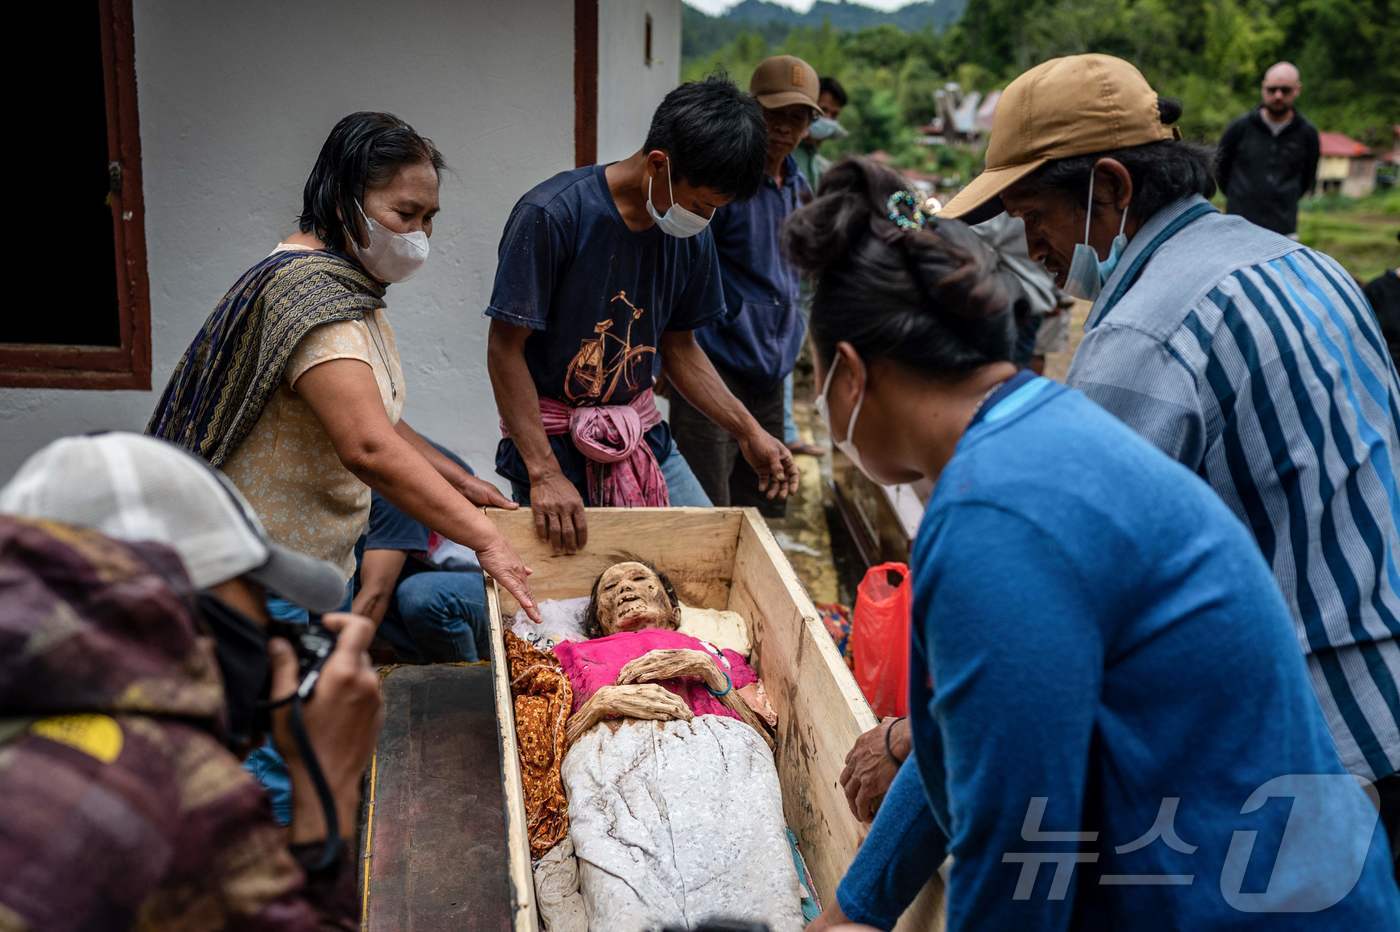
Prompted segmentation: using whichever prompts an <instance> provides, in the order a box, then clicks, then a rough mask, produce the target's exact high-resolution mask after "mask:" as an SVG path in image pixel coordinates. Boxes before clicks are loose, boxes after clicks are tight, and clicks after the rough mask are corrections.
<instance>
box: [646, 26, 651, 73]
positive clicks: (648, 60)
mask: <svg viewBox="0 0 1400 932" xmlns="http://www.w3.org/2000/svg"><path fill="white" fill-rule="evenodd" d="M651 62H652V58H651V14H650V13H648V14H647V42H646V63H647V67H648V68H650V67H651Z"/></svg>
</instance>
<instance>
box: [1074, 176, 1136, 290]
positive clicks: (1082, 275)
mask: <svg viewBox="0 0 1400 932" xmlns="http://www.w3.org/2000/svg"><path fill="white" fill-rule="evenodd" d="M1087 209H1088V211H1089V212H1088V214H1087V215H1086V216H1085V217H1084V242H1082V243H1077V244H1076V245H1075V247H1074V255H1072V256H1070V260H1069V272H1068V273H1066V275H1065V291H1066V292H1068V293H1069V294H1071V295H1073V296H1074V297H1076V298H1083V299H1084V300H1085V301H1093V300H1094V299H1096V298H1097V297H1098V296H1099V292H1100V291H1101V290H1103V283H1104V282H1106V281H1108V277H1109V276H1110V275H1112V274H1113V270H1114V269H1115V268H1117V267H1118V259H1119V257H1120V256H1122V255H1123V250H1124V248H1126V247H1127V245H1128V238H1127V237H1126V236H1124V235H1123V231H1124V230H1125V229H1127V226H1128V212H1127V211H1126V210H1125V211H1123V219H1122V220H1120V221H1119V222H1118V235H1117V236H1115V237H1113V245H1112V246H1110V247H1109V248H1108V258H1107V259H1099V254H1098V253H1097V252H1095V251H1094V247H1093V246H1090V245H1089V222H1090V220H1092V219H1093V216H1094V173H1093V172H1090V173H1089V206H1088V208H1087Z"/></svg>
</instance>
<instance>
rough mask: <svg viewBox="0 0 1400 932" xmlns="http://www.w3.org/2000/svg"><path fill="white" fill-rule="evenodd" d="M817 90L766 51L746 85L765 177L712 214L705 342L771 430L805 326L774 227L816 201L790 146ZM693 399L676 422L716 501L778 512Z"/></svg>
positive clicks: (814, 111)
mask: <svg viewBox="0 0 1400 932" xmlns="http://www.w3.org/2000/svg"><path fill="white" fill-rule="evenodd" d="M819 90H820V85H819V82H818V80H817V73H816V71H814V70H813V69H812V66H811V65H809V64H807V63H806V62H805V61H803V60H802V59H800V58H794V57H793V56H791V55H778V56H775V57H773V58H769V59H766V60H765V61H763V62H762V63H761V64H759V66H758V68H756V69H755V70H754V73H753V78H752V79H751V80H750V81H749V92H750V93H752V94H753V95H754V97H756V98H757V99H758V102H759V104H761V105H762V107H763V118H764V122H765V123H766V125H767V128H768V140H767V151H766V153H765V159H764V172H763V183H762V185H761V186H760V187H759V189H758V192H757V193H756V194H755V195H753V197H751V198H748V199H745V200H742V201H735V202H734V203H733V204H730V205H729V206H727V207H725V208H723V209H722V210H719V211H718V212H716V214H715V219H714V223H713V224H712V226H711V228H712V229H713V230H714V236H715V248H716V250H718V252H719V264H720V269H721V272H722V275H723V280H724V302H725V304H726V305H727V306H728V313H726V314H725V315H724V317H723V318H721V319H718V320H715V321H713V322H710V323H709V326H706V327H704V328H703V329H701V330H700V333H699V340H700V345H701V346H702V347H704V349H705V352H706V353H708V354H709V357H710V359H711V360H712V361H713V362H714V364H715V368H716V369H717V370H719V374H720V377H721V378H723V379H724V384H725V385H727V386H728V387H729V390H730V391H731V392H733V393H734V395H735V397H737V398H738V399H739V400H740V401H741V402H743V404H744V406H745V407H746V408H747V409H748V410H749V411H750V412H752V414H753V416H754V417H756V418H757V419H758V422H759V423H760V424H762V425H763V429H764V430H765V431H767V432H768V433H769V434H771V435H773V436H774V437H782V436H783V380H784V379H785V378H786V377H787V375H788V373H790V372H791V371H792V369H793V366H794V365H795V364H796V362H797V354H798V353H799V352H800V351H801V349H802V337H803V335H804V333H805V331H806V326H805V324H804V323H803V318H802V315H801V313H800V312H799V310H798V276H797V270H796V269H795V268H794V267H793V266H792V265H791V264H789V263H788V261H787V260H786V259H785V258H784V257H783V255H782V252H781V249H780V248H779V243H778V234H779V231H780V230H781V229H782V225H783V221H784V220H786V219H787V218H788V216H789V215H791V214H792V212H793V211H794V210H796V209H797V208H798V207H799V206H800V205H801V204H804V203H806V202H807V201H809V200H811V196H812V192H811V189H810V188H809V187H808V186H807V181H806V179H804V178H803V177H802V173H801V172H799V171H798V170H797V161H796V160H795V159H794V158H793V157H792V152H793V150H794V149H796V148H797V143H798V142H799V141H800V140H801V139H802V137H803V135H805V134H806V132H807V128H808V127H809V126H811V124H812V121H813V120H814V119H816V118H817V117H819V116H821V115H822V110H821V107H820V105H819V104H818V102H817V99H818V94H819ZM667 372H668V373H669V372H670V368H669V367H667ZM689 402H690V399H688V398H685V397H682V398H677V399H675V400H674V401H673V402H672V405H671V424H672V427H673V428H674V429H675V432H676V443H677V444H678V446H679V447H680V451H681V453H683V454H684V455H685V458H686V461H687V462H688V463H690V466H691V468H692V469H693V470H694V471H695V475H696V477H697V478H698V479H699V480H700V484H701V485H702V486H704V488H705V492H706V493H707V494H708V495H709V497H710V500H711V501H713V502H714V503H715V504H716V505H755V506H758V507H759V508H760V509H761V510H762V511H763V512H764V513H765V514H768V515H770V516H780V515H782V513H783V507H782V506H783V502H782V501H781V500H779V499H775V498H774V497H773V496H772V495H769V494H767V489H766V487H765V484H764V483H763V481H762V476H761V474H756V473H755V472H754V470H753V469H752V467H751V466H750V465H749V464H748V463H746V462H744V460H745V459H746V457H741V456H740V454H741V453H742V452H743V451H742V449H741V448H740V446H739V445H738V444H737V443H736V441H735V440H734V439H732V438H731V437H730V436H729V435H727V434H726V433H725V432H724V431H722V430H720V429H718V428H717V427H716V425H715V424H713V423H711V420H710V419H709V418H707V417H706V416H705V413H704V412H703V411H702V410H699V409H697V408H696V407H695V406H694V405H692V404H690V403H689Z"/></svg>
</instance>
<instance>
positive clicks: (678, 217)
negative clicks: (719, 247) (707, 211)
mask: <svg viewBox="0 0 1400 932" xmlns="http://www.w3.org/2000/svg"><path fill="white" fill-rule="evenodd" d="M655 179H656V175H654V174H653V175H652V176H651V177H650V178H648V179H647V213H649V214H651V219H653V220H655V221H656V225H657V226H659V227H660V228H661V232H662V233H665V234H666V235H667V236H674V237H676V238H677V239H689V238H690V237H692V236H694V235H696V234H697V233H699V232H701V231H702V230H704V229H705V227H707V226H709V225H710V220H711V219H713V217H714V215H713V214H711V215H710V216H709V217H702V216H700V215H699V214H697V213H693V212H691V211H689V210H686V209H685V208H684V207H682V206H681V205H679V204H677V203H676V195H675V192H673V191H672V190H671V160H670V159H667V160H666V193H667V194H669V195H670V196H671V206H670V208H669V209H667V211H666V213H665V214H659V213H657V212H656V206H655V205H653V204H652V202H651V183H652V181H654V180H655Z"/></svg>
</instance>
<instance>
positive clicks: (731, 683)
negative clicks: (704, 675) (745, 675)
mask: <svg viewBox="0 0 1400 932" xmlns="http://www.w3.org/2000/svg"><path fill="white" fill-rule="evenodd" d="M720 675H721V676H723V677H724V692H715V691H714V690H713V689H710V684H709V683H706V684H705V690H706V691H707V692H708V693H709V694H710V695H711V696H714V697H715V698H716V699H719V698H720V697H722V696H727V695H729V691H730V690H732V689H733V688H734V681H733V680H731V679H730V678H729V674H728V673H725V672H724V671H723V670H721V671H720Z"/></svg>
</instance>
